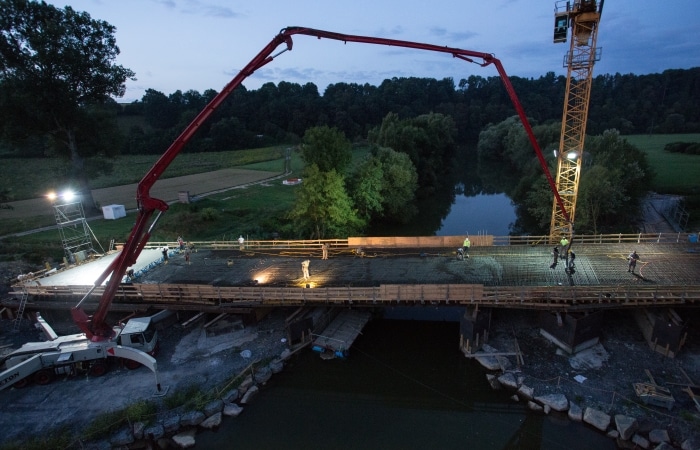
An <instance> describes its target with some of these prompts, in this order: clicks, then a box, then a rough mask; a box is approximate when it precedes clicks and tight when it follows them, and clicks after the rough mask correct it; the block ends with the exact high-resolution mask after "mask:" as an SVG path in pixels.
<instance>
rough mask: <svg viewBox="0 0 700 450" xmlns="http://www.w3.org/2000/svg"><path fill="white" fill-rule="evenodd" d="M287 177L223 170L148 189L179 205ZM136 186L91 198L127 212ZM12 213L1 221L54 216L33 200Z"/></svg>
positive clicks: (1, 212)
mask: <svg viewBox="0 0 700 450" xmlns="http://www.w3.org/2000/svg"><path fill="white" fill-rule="evenodd" d="M287 175H288V174H280V173H277V172H264V171H259V170H246V169H222V170H216V171H214V172H207V173H200V174H195V175H186V176H182V177H175V178H166V179H162V180H158V182H156V184H154V185H153V188H152V189H151V195H152V196H153V197H154V198H160V199H162V200H164V201H166V202H167V203H169V204H170V203H174V202H176V201H178V193H179V192H182V191H188V192H189V193H190V196H191V197H195V198H196V197H206V196H208V195H212V194H217V193H220V192H225V191H227V190H231V189H242V188H245V187H247V186H250V185H253V184H259V183H264V182H268V181H273V180H277V179H281V178H284V177H285V176H287ZM136 186H137V185H136V183H134V184H126V185H121V186H113V187H108V188H104V189H93V191H92V195H93V198H94V199H95V201H96V202H97V203H98V204H100V205H124V208H125V209H126V210H128V211H133V210H135V209H136ZM9 205H10V206H11V207H12V209H0V221H1V220H5V219H26V218H29V217H36V216H46V215H53V210H52V208H51V203H50V201H49V200H48V199H46V198H43V197H42V198H34V199H29V200H19V201H16V202H10V203H9ZM102 218H103V216H94V217H89V218H88V219H87V220H95V219H102ZM54 228H56V226H55V225H51V226H47V227H42V228H36V229H32V230H27V231H22V232H18V233H12V234H9V235H6V236H0V239H5V238H8V237H13V236H25V235H27V234H32V233H37V232H41V231H46V230H52V229H54Z"/></svg>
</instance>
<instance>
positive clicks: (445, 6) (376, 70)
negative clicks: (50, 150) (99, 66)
mask: <svg viewBox="0 0 700 450" xmlns="http://www.w3.org/2000/svg"><path fill="white" fill-rule="evenodd" d="M48 3H51V4H53V5H55V6H57V7H63V6H65V5H70V6H71V7H72V8H73V9H75V10H77V11H86V12H88V13H89V14H90V15H91V16H92V18H93V19H99V20H104V21H107V22H109V23H110V24H112V25H114V26H115V27H116V28H117V31H116V39H117V45H118V46H119V49H120V50H121V54H120V55H119V57H118V59H117V61H116V62H117V63H118V64H121V65H122V66H124V67H127V68H129V69H131V70H133V71H134V72H135V73H136V78H137V80H136V81H128V82H127V92H126V95H125V96H124V97H123V98H122V99H119V101H122V102H124V101H127V102H130V101H134V100H140V99H141V97H142V96H143V94H144V92H145V90H146V89H155V90H157V91H160V92H162V93H164V94H166V95H169V94H171V93H173V92H175V91H176V90H181V91H183V92H184V91H188V90H196V91H199V92H200V93H202V92H204V91H205V90H207V89H215V90H216V91H220V90H221V89H222V88H223V87H224V86H225V85H226V84H227V83H228V82H229V81H230V80H231V78H232V77H233V76H235V74H236V73H237V72H236V71H237V70H239V69H240V68H242V67H243V66H245V65H246V64H247V63H248V62H249V61H250V60H251V59H252V58H253V57H254V56H255V55H256V54H257V53H258V52H260V50H262V49H263V47H265V46H266V45H267V44H268V43H269V42H270V40H271V39H272V38H273V37H274V36H275V35H276V34H277V33H278V32H279V31H280V30H281V29H282V28H285V27H287V26H303V27H310V28H318V29H321V30H326V31H333V32H338V33H344V34H354V35H363V36H377V37H383V38H389V39H399V40H406V41H415V42H421V43H427V44H434V45H440V46H443V45H444V46H448V47H457V48H462V49H468V50H474V51H478V52H485V53H493V54H494V55H495V56H496V57H497V58H498V59H500V60H501V62H502V64H503V66H504V68H505V70H506V72H507V73H508V74H509V75H516V76H520V77H527V78H538V77H539V76H541V75H544V74H546V73H547V72H554V73H556V74H562V75H565V74H566V71H565V69H564V68H563V67H562V61H563V57H564V54H565V53H566V51H567V50H568V48H569V44H568V43H567V44H553V43H552V34H553V24H554V2H553V1H550V0H508V1H505V0H489V1H484V0H479V1H476V0H436V1H433V2H427V1H415V0H402V1H395V0H371V1H370V0H353V1H345V2H340V1H336V0H324V1H311V0H296V1H278V0H255V1H248V2H241V1H226V0H119V1H116V0H49V1H48ZM699 24H700V8H698V3H697V2H696V1H692V2H691V1H690V0H666V1H651V0H608V1H606V2H605V4H604V9H603V15H602V18H601V23H600V31H599V34H598V47H599V48H602V58H601V60H600V61H599V62H598V63H597V64H596V66H595V68H594V72H593V74H594V76H595V75H600V74H615V73H622V74H627V73H634V74H640V75H641V74H648V73H660V72H663V71H664V70H666V69H687V68H691V67H697V66H700V39H698V33H699V31H698V25H699ZM293 41H294V47H293V50H292V51H291V52H287V53H285V54H283V55H281V56H280V57H278V58H276V59H275V60H274V61H273V62H272V63H270V64H268V65H267V66H265V67H263V68H262V69H260V70H259V71H257V72H256V73H255V74H253V75H252V76H251V77H249V78H248V79H246V81H245V82H244V83H243V84H244V85H245V86H246V88H248V89H258V88H259V87H260V86H261V85H262V84H264V83H267V82H273V83H275V84H277V83H279V82H280V81H288V82H290V83H299V84H302V85H303V84H305V83H308V82H311V83H314V84H315V85H316V86H318V89H319V92H320V93H321V94H323V92H324V90H325V88H326V87H327V86H328V85H329V84H332V83H339V82H345V83H361V84H364V83H370V84H372V85H379V84H380V83H381V82H382V81H383V80H384V79H387V78H392V77H430V78H436V79H442V78H445V77H452V78H453V79H454V81H455V83H458V82H459V80H460V79H462V78H468V77H469V76H471V75H481V76H484V77H489V76H497V75H498V74H497V73H496V71H495V69H494V68H493V67H491V66H489V67H485V68H482V67H479V66H477V65H474V64H469V63H466V62H463V61H460V60H457V59H454V58H452V57H451V56H450V55H447V54H440V53H433V52H426V51H420V50H411V49H402V48H395V47H386V46H378V45H368V44H358V43H349V44H344V43H342V42H339V41H333V40H327V39H324V40H320V41H319V40H317V39H316V38H313V37H310V36H300V35H299V36H294V37H293ZM282 48H284V47H282V46H281V47H280V49H282Z"/></svg>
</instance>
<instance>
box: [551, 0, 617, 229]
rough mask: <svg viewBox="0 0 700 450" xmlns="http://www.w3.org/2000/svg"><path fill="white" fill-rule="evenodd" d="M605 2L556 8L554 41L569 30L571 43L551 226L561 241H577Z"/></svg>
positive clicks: (579, 1)
mask: <svg viewBox="0 0 700 450" xmlns="http://www.w3.org/2000/svg"><path fill="white" fill-rule="evenodd" d="M603 2H604V0H600V1H599V2H596V1H595V0H574V1H573V5H572V4H571V3H572V2H570V1H559V2H557V3H556V4H555V8H554V43H558V42H566V40H567V34H568V30H569V29H571V42H570V43H569V51H568V52H567V54H566V55H565V56H564V67H565V68H566V69H567V76H566V94H565V97H564V115H563V117H562V123H561V137H560V141H559V149H558V150H557V151H556V157H557V172H556V189H557V192H558V194H559V197H560V198H561V202H559V201H558V200H559V199H558V198H557V197H556V196H555V198H554V202H553V206H552V221H551V225H550V228H549V236H550V240H551V241H552V242H559V240H560V239H561V238H562V237H567V238H569V241H570V242H571V241H573V233H574V216H575V214H576V196H577V195H578V186H579V177H580V176H581V165H582V160H583V158H582V156H583V144H584V140H585V138H586V122H587V120H588V104H589V101H590V97H591V83H592V79H593V65H594V64H595V62H596V61H598V60H600V54H601V52H600V49H597V48H596V41H597V38H598V23H599V22H600V16H601V14H602V12H603ZM598 4H599V5H598ZM562 204H563V207H562Z"/></svg>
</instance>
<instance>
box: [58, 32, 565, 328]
mask: <svg viewBox="0 0 700 450" xmlns="http://www.w3.org/2000/svg"><path fill="white" fill-rule="evenodd" d="M296 34H300V35H307V36H315V37H316V38H318V39H323V38H325V39H334V40H337V41H342V42H345V43H347V42H359V43H365V44H378V45H388V46H393V47H405V48H414V49H417V50H428V51H433V52H440V53H447V54H450V55H452V57H454V58H459V59H461V60H464V61H467V62H471V63H475V64H478V65H480V66H482V67H484V66H488V65H489V64H493V65H494V66H495V67H496V70H497V71H498V74H499V75H500V77H501V80H502V81H503V84H504V85H505V88H506V91H508V95H509V96H510V99H511V101H512V102H513V106H514V107H515V110H516V112H517V113H518V116H519V117H520V120H521V122H522V124H523V127H524V128H525V132H526V133H527V135H528V138H529V139H530V143H531V144H532V146H533V148H534V149H535V153H536V154H537V158H538V159H539V161H540V164H541V166H542V169H543V171H544V173H545V176H546V177H547V180H548V181H549V185H550V188H551V189H552V192H553V193H554V196H555V198H556V201H557V202H558V203H559V205H560V207H561V209H562V210H565V208H564V205H563V203H562V200H561V198H560V197H559V193H558V191H557V189H556V184H555V182H554V179H553V178H552V176H551V174H550V173H549V168H548V166H547V163H546V161H545V159H544V156H543V155H542V151H541V149H540V147H539V145H538V143H537V140H536V139H535V135H534V134H533V132H532V128H531V127H530V124H529V123H528V121H527V117H526V116H525V111H524V110H523V108H522V105H521V104H520V101H519V100H518V97H517V96H516V94H515V90H514V89H513V86H512V85H511V83H510V80H509V79H508V76H507V75H506V72H505V70H504V69H503V66H502V65H501V62H500V61H499V60H498V59H496V58H495V57H494V56H493V55H492V54H491V53H481V52H475V51H471V50H462V49H459V48H451V47H442V46H438V45H431V44H421V43H417V42H410V41H401V40H396V39H384V38H378V37H368V36H354V35H349V34H341V33H333V32H330V31H323V30H315V29H312V28H305V27H288V28H283V29H282V30H281V31H280V32H279V34H277V36H275V37H274V38H273V39H272V41H270V43H269V44H267V45H266V46H265V47H264V48H263V49H262V50H261V51H260V53H258V54H257V55H256V56H255V57H254V58H253V59H252V60H251V61H250V62H249V63H248V64H247V65H246V66H245V67H244V68H243V69H242V70H241V71H240V72H239V73H238V75H236V76H235V77H234V78H233V79H232V80H231V81H230V82H229V83H228V84H227V85H226V86H225V87H224V88H223V89H222V90H221V92H220V93H219V94H217V95H216V96H215V97H214V98H213V99H212V100H211V101H210V102H209V104H207V106H205V107H204V109H203V110H202V111H201V112H200V113H199V114H198V115H197V117H195V118H194V120H193V121H192V122H191V123H190V124H189V125H188V126H187V128H185V130H184V131H183V132H182V133H181V134H180V136H178V137H177V139H175V141H174V142H173V143H172V144H171V145H170V147H168V149H167V150H166V151H165V153H163V155H162V156H161V157H160V158H159V159H158V161H157V162H156V163H155V164H154V165H153V167H151V169H150V170H149V171H148V172H147V173H146V175H145V176H144V177H143V179H141V181H140V182H139V184H138V188H137V191H136V200H137V204H138V210H139V211H138V216H137V218H136V223H135V225H134V227H133V229H132V230H131V234H130V235H129V238H128V239H127V241H126V242H125V243H124V248H123V249H122V251H121V253H120V254H119V255H118V257H117V258H115V259H114V261H113V262H112V263H111V264H110V265H109V267H107V269H106V270H105V271H104V272H103V273H102V275H100V276H99V278H98V279H97V280H96V281H95V285H94V287H93V290H94V288H95V287H97V286H100V285H101V284H102V283H104V282H105V280H109V281H108V282H107V285H106V287H105V290H104V292H103V294H102V297H101V299H100V303H99V306H98V308H97V310H96V311H95V313H94V314H93V315H92V316H88V315H87V314H86V313H85V311H84V310H83V309H82V307H81V304H82V303H83V302H84V301H85V299H86V298H87V297H88V296H90V294H91V293H92V290H90V292H88V294H87V295H85V297H84V298H83V299H82V300H81V301H80V302H79V303H78V304H77V305H76V306H75V307H74V308H73V310H72V315H73V320H74V321H75V323H76V324H77V325H78V326H79V327H80V329H81V330H82V331H83V332H84V333H85V334H86V335H87V336H88V337H89V338H90V339H92V340H102V339H107V338H109V337H111V336H112V334H113V331H112V328H111V327H110V326H109V325H107V324H106V323H105V316H106V315H107V312H108V311H109V308H110V306H111V304H112V300H113V298H114V295H115V293H116V291H117V288H118V287H119V284H120V283H121V280H122V278H123V276H124V274H125V273H126V271H127V269H128V268H129V267H130V266H132V265H133V264H135V263H136V260H137V258H138V256H139V254H140V253H141V251H142V250H143V248H144V246H145V245H146V243H147V242H148V239H149V238H150V236H151V232H152V230H153V227H154V226H155V225H156V223H157V222H158V220H159V218H160V215H161V214H162V213H163V212H165V211H166V210H167V209H168V204H167V203H166V202H164V201H163V200H160V199H157V198H153V197H151V194H150V190H151V187H152V186H153V185H154V184H155V182H156V181H158V179H159V178H160V176H161V175H162V174H163V172H164V171H165V169H167V168H168V166H169V165H170V163H172V162H173V160H174V159H175V158H176V157H177V155H178V154H179V153H180V151H181V150H182V148H183V147H184V146H185V144H187V142H188V141H189V140H190V139H191V138H192V136H193V135H194V134H195V132H196V131H197V130H198V129H199V127H200V126H201V125H202V124H203V123H204V122H205V121H206V120H207V119H208V118H209V116H211V115H212V114H213V113H214V111H216V109H217V108H218V107H219V106H220V105H221V103H222V102H223V101H224V100H225V99H226V98H227V97H228V96H229V94H231V92H233V90H234V89H236V88H237V87H238V86H239V85H240V84H241V83H242V82H243V80H245V79H246V78H247V77H249V76H250V75H252V74H253V73H254V72H255V71H256V70H258V69H259V68H261V67H263V66H264V65H266V64H268V63H269V62H271V61H272V60H273V59H274V58H276V57H277V56H279V55H280V54H282V53H284V52H285V51H291V50H292V36H293V35H296ZM282 44H285V45H286V48H283V49H282V50H280V51H278V52H277V53H274V52H275V50H276V49H277V47H279V46H280V45H282ZM273 53H274V54H273ZM477 60H478V61H477ZM155 211H158V215H157V216H156V218H155V219H154V220H153V222H152V223H151V224H150V226H148V222H149V220H150V219H151V217H152V215H153V213H154V212H155Z"/></svg>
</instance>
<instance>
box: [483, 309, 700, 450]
mask: <svg viewBox="0 0 700 450" xmlns="http://www.w3.org/2000/svg"><path fill="white" fill-rule="evenodd" d="M699 313H700V312H698V311H696V310H685V311H683V313H682V314H681V315H682V316H683V317H684V318H685V319H686V323H690V325H691V326H690V328H689V329H688V339H687V341H686V344H685V346H684V347H683V349H682V351H681V352H679V354H678V355H677V356H676V357H675V358H673V359H671V358H667V357H665V356H663V355H661V354H660V353H657V352H654V351H652V350H651V348H650V347H649V345H648V344H647V342H646V340H645V339H644V337H643V335H642V332H641V331H640V329H639V327H638V326H637V324H636V322H635V320H634V317H633V316H632V314H631V313H629V312H625V311H607V312H606V313H605V315H604V316H603V321H604V324H603V328H602V333H601V336H600V342H599V344H597V345H595V346H594V347H592V348H590V349H589V350H586V351H583V352H579V353H577V354H576V355H575V356H573V357H571V356H569V355H567V354H565V353H564V352H562V351H561V350H560V349H559V348H558V347H557V346H556V345H555V344H553V343H551V342H550V341H549V340H547V339H546V338H545V337H544V336H542V335H541V334H540V330H539V328H538V327H535V326H533V325H532V324H533V323H537V322H536V318H535V316H534V314H535V313H532V312H528V311H496V312H495V313H494V320H493V322H492V326H491V330H492V334H491V336H490V338H489V344H490V346H492V347H494V348H496V349H497V350H499V351H502V352H508V351H514V350H515V344H514V342H515V341H516V340H517V345H518V346H519V347H520V350H521V351H522V353H523V356H524V365H523V366H521V367H518V366H517V364H516V359H515V358H514V357H509V361H510V363H511V370H514V371H516V372H519V373H520V374H521V375H522V376H524V384H525V385H527V386H529V387H532V388H534V392H535V396H539V395H545V394H550V393H562V394H564V395H566V397H567V398H568V399H569V400H570V401H572V402H574V403H577V404H578V405H579V406H581V407H582V408H583V409H585V408H586V407H592V408H595V409H598V410H600V411H603V412H605V413H607V414H610V415H611V416H612V415H616V414H623V415H627V416H631V417H635V418H637V419H638V421H639V423H640V431H642V432H645V431H649V430H651V429H656V428H661V429H667V430H668V431H669V435H670V436H671V438H672V440H673V441H674V442H675V444H677V445H678V446H680V443H682V442H683V441H685V440H686V439H689V438H691V437H693V438H695V439H696V441H695V442H697V445H700V413H699V412H698V410H697V409H696V408H695V405H694V403H693V401H692V399H691V398H690V396H689V395H688V394H687V393H685V392H683V391H682V389H684V388H685V387H686V386H685V385H687V384H689V383H692V382H695V383H699V384H700V330H698V329H697V328H695V327H694V326H693V325H695V326H697V325H696V324H697V323H698V321H697V319H700V314H699ZM645 369H646V370H649V372H650V373H651V375H652V376H653V377H654V380H655V381H656V383H657V384H659V385H662V386H664V387H666V388H668V389H670V390H671V393H672V395H673V397H674V399H675V405H674V407H673V409H672V410H670V411H668V410H667V409H665V408H660V407H656V406H647V405H644V404H643V403H642V402H641V400H640V399H639V398H638V397H637V396H636V394H635V391H634V387H633V383H639V382H644V383H648V382H649V381H650V380H649V378H648V376H647V374H646V372H645ZM685 374H687V376H688V377H689V378H690V379H691V380H688V378H687V377H686V375H685ZM577 375H581V376H583V377H585V381H583V382H578V381H576V380H575V378H574V377H576V376H577Z"/></svg>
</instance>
